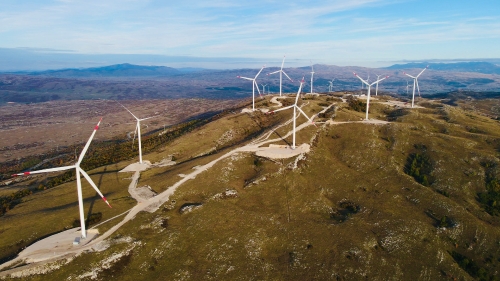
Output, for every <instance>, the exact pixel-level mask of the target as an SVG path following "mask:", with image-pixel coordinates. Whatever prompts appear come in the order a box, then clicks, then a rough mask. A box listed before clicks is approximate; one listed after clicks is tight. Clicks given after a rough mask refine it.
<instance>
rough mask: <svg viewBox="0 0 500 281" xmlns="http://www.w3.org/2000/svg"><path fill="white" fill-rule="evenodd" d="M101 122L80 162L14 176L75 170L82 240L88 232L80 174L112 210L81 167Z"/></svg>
mask: <svg viewBox="0 0 500 281" xmlns="http://www.w3.org/2000/svg"><path fill="white" fill-rule="evenodd" d="M101 121H102V118H101V120H99V122H98V123H97V125H96V126H95V127H94V131H93V132H92V135H90V138H89V140H88V141H87V143H86V144H85V146H84V147H83V150H82V153H80V157H78V160H77V162H76V163H75V164H74V165H71V166H65V167H58V168H50V169H43V170H38V171H32V172H24V173H19V174H14V175H12V176H13V177H16V176H27V175H31V174H40V173H51V172H58V171H65V170H71V169H75V172H76V176H75V177H76V187H77V193H78V209H79V211H80V227H81V232H82V236H81V238H86V237H87V231H86V230H85V215H84V214H83V195H82V183H81V179H80V174H82V175H83V177H84V178H85V179H86V180H87V181H88V182H89V183H90V185H91V186H92V187H93V188H94V189H95V191H96V192H97V193H98V194H99V195H100V196H101V198H102V200H104V202H106V204H108V206H109V207H110V208H111V205H110V204H109V202H108V200H106V197H104V195H102V193H101V191H99V188H97V186H96V185H95V183H94V182H93V181H92V179H91V178H90V176H89V175H88V174H87V173H86V172H85V171H84V170H83V169H82V168H81V167H80V164H81V163H82V160H83V157H84V156H85V153H86V152H87V150H88V148H89V146H90V142H91V141H92V139H93V138H94V135H95V133H96V132H97V129H99V124H100V123H101Z"/></svg>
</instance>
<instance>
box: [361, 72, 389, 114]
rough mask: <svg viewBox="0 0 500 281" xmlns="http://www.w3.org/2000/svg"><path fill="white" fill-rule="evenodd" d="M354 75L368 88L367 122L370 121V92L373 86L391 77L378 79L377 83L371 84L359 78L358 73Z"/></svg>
mask: <svg viewBox="0 0 500 281" xmlns="http://www.w3.org/2000/svg"><path fill="white" fill-rule="evenodd" d="M353 73H354V76H356V77H358V78H359V80H361V82H363V84H366V87H367V88H368V94H367V98H366V118H365V120H368V108H370V90H371V87H372V86H373V84H375V83H378V82H380V81H382V80H384V79H386V78H389V76H386V77H384V78H382V79H378V80H377V81H375V82H373V83H371V84H370V83H369V82H367V81H365V80H363V78H361V77H359V76H358V75H357V74H356V72H353ZM369 77H370V76H368V78H369Z"/></svg>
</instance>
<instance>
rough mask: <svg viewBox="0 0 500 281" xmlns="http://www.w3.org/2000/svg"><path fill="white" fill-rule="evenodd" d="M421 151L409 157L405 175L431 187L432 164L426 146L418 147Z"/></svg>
mask: <svg viewBox="0 0 500 281" xmlns="http://www.w3.org/2000/svg"><path fill="white" fill-rule="evenodd" d="M415 147H416V148H417V149H419V150H421V151H419V152H415V153H412V154H410V156H408V159H407V162H406V167H405V173H406V174H408V175H410V176H412V177H413V178H414V179H415V180H416V181H417V182H418V183H420V184H421V185H424V186H430V185H431V183H432V176H431V173H432V163H431V159H430V157H429V156H428V155H427V153H426V151H425V146H421V145H416V146H415Z"/></svg>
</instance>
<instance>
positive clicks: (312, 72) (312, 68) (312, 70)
mask: <svg viewBox="0 0 500 281" xmlns="http://www.w3.org/2000/svg"><path fill="white" fill-rule="evenodd" d="M313 77H314V67H313V65H312V62H311V94H312V93H313Z"/></svg>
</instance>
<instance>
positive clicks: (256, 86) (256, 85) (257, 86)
mask: <svg viewBox="0 0 500 281" xmlns="http://www.w3.org/2000/svg"><path fill="white" fill-rule="evenodd" d="M253 82H254V83H255V88H257V92H258V93H259V96H260V97H261V98H262V95H261V94H260V90H259V85H258V84H257V82H256V81H255V80H253Z"/></svg>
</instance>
